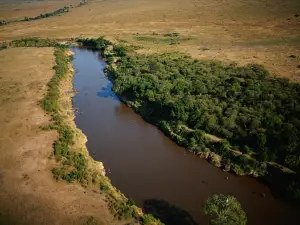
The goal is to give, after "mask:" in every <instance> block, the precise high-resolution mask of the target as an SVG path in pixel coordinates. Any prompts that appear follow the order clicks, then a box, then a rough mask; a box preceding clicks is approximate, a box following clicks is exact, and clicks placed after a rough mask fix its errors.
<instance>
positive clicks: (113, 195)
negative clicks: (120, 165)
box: [8, 38, 163, 225]
mask: <svg viewBox="0 0 300 225" xmlns="http://www.w3.org/2000/svg"><path fill="white" fill-rule="evenodd" d="M101 40H102V41H104V43H105V44H104V45H105V46H107V44H111V43H110V42H107V41H105V40H104V39H103V38H100V39H99V40H98V42H101ZM8 46H9V47H14V48H15V47H55V51H54V55H55V61H56V65H55V66H54V67H53V69H54V70H55V75H54V76H53V77H52V79H51V80H50V81H49V83H48V91H47V94H46V95H45V97H44V99H43V100H42V101H41V103H40V104H41V106H42V108H43V109H44V110H45V111H47V112H48V113H50V114H51V117H52V123H51V124H50V125H48V126H44V127H42V129H43V130H50V129H51V130H57V132H58V133H59V138H58V140H56V141H55V142H54V143H53V149H54V152H53V156H54V157H55V158H56V160H57V161H59V162H61V164H60V165H61V166H57V167H55V168H53V170H52V172H53V175H54V178H55V179H56V180H66V181H67V182H70V183H71V182H79V183H80V184H81V185H83V186H88V185H94V186H98V187H99V190H100V192H101V193H103V194H105V195H106V198H107V200H108V206H109V209H110V211H111V213H112V214H113V216H114V217H115V218H117V219H120V220H124V219H131V218H136V219H138V220H139V221H140V222H141V224H152V225H163V223H161V222H160V221H159V220H157V219H155V218H154V217H153V216H151V215H143V214H142V213H141V212H139V209H138V208H137V207H136V206H135V203H134V201H133V200H131V199H127V198H126V197H125V196H124V195H123V194H122V193H121V192H119V191H118V190H117V189H116V188H115V187H114V186H112V184H111V182H110V180H109V179H108V178H107V177H106V176H104V175H103V174H101V173H99V172H98V171H97V170H96V171H95V170H93V168H92V164H93V161H92V159H91V158H89V157H88V156H87V155H86V154H85V153H84V152H76V151H74V150H71V149H72V146H73V144H74V143H75V142H76V140H75V139H74V138H75V131H74V129H73V128H72V126H70V125H69V124H68V123H67V122H66V121H65V118H64V116H62V114H61V111H62V110H63V109H62V108H61V106H60V104H59V100H60V96H61V93H60V83H61V81H63V80H65V79H67V76H68V74H69V73H70V71H69V63H70V60H71V59H72V57H70V56H68V55H67V53H66V51H67V47H68V46H66V45H63V44H60V43H58V42H56V41H53V40H50V39H42V38H26V39H21V40H14V41H12V42H10V43H9V44H8ZM101 46H102V45H98V47H99V48H100V47H101ZM102 50H104V48H102Z"/></svg>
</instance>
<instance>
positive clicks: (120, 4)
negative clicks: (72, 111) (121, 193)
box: [0, 0, 300, 224]
mask: <svg viewBox="0 0 300 225" xmlns="http://www.w3.org/2000/svg"><path fill="white" fill-rule="evenodd" d="M79 2H80V1H75V0H64V1H55V0H50V1H22V2H21V3H20V1H1V3H0V4H1V9H0V20H10V19H12V20H13V19H23V18H24V17H26V16H27V17H35V16H38V15H40V14H41V13H48V12H52V11H55V10H56V9H58V8H61V7H64V6H66V5H67V4H72V5H76V4H78V3H79ZM299 9H300V2H299V1H297V0H289V1H284V0H275V1H269V0H267V1H259V0H255V1H246V0H242V1H238V0H229V1H226V3H224V2H223V1H218V0H213V1H205V0H187V1H184V3H183V2H182V1H179V0H152V1H150V0H146V1H137V0H126V1H120V0H109V1H102V0H94V1H89V5H87V6H84V7H80V8H76V9H72V12H70V13H67V14H63V15H61V16H57V17H51V18H47V19H44V20H35V21H30V22H26V23H15V24H9V25H7V26H3V27H0V41H10V40H13V39H19V38H23V37H33V36H38V37H49V38H55V39H65V38H70V37H78V36H84V37H98V36H100V35H106V37H107V38H108V39H110V40H119V41H120V40H123V41H126V42H128V43H130V44H133V45H140V46H142V49H140V50H138V51H139V52H142V53H153V52H171V51H180V52H184V53H187V54H190V55H191V56H192V57H194V58H208V59H218V60H222V61H227V62H232V61H236V62H238V63H240V64H242V65H243V64H247V63H260V64H263V65H265V66H266V68H267V69H269V70H270V71H271V72H273V74H274V75H277V76H284V77H288V78H291V79H294V80H297V81H298V80H299V77H300V68H299V65H300V48H299V47H300V36H299V27H300V19H299V17H297V16H296V15H298V14H299V13H300V12H299ZM172 32H178V33H180V36H181V37H183V39H184V40H181V41H180V43H179V44H178V43H176V44H174V45H173V44H172V45H170V42H168V41H154V42H153V41H149V40H153V36H156V35H157V34H158V35H159V36H160V37H159V38H160V39H161V38H165V37H164V34H166V33H172ZM139 36H140V37H144V38H137V37H139ZM145 37H147V38H145ZM0 54H1V58H0V60H1V61H0V65H1V75H0V76H1V79H0V83H2V85H1V91H2V92H3V95H1V100H2V102H1V106H0V107H1V112H4V113H1V117H0V118H1V119H2V120H3V122H1V124H4V128H3V130H2V131H3V132H2V133H1V143H0V147H1V149H4V150H5V149H6V151H4V150H3V152H5V154H3V157H1V159H0V160H1V167H0V172H1V176H0V182H1V189H3V192H2V191H1V195H2V193H3V196H1V199H3V201H1V204H3V205H6V206H8V207H6V208H5V210H2V211H1V214H2V215H4V217H3V218H6V219H7V221H9V220H10V219H11V218H12V217H11V216H8V215H22V216H21V217H19V218H20V219H21V220H22V221H25V222H26V223H31V224H34V223H36V224H43V223H44V224H45V223H46V221H45V218H44V217H42V214H47V215H49V218H47V222H49V221H53V223H54V224H57V223H58V224H59V223H77V222H78V223H81V222H82V221H84V220H86V218H81V217H80V218H79V214H80V215H81V216H82V215H83V217H85V212H89V214H88V215H86V216H87V217H88V219H89V216H96V217H98V218H99V217H101V218H102V219H101V221H102V222H103V223H104V224H113V222H111V220H112V216H111V215H110V213H109V212H108V209H107V207H106V206H105V202H104V201H103V198H102V197H101V196H100V195H99V194H95V193H93V192H90V191H86V190H84V189H83V188H81V187H80V186H78V185H73V184H65V183H55V182H54V181H53V180H52V179H51V176H52V175H51V172H50V170H51V167H53V165H55V161H53V160H48V158H47V157H48V156H49V154H50V153H51V152H52V142H53V141H54V140H55V139H56V138H57V134H56V133H55V132H54V131H43V132H41V131H40V130H39V129H38V127H39V126H40V125H44V124H47V123H48V121H49V118H48V117H47V116H46V115H45V113H44V112H43V111H42V110H41V109H40V108H39V106H38V105H37V102H38V101H39V100H40V99H41V98H42V96H43V94H44V93H45V90H46V83H47V82H48V81H49V80H50V78H51V76H52V75H53V71H52V70H51V67H52V66H53V65H54V57H53V49H51V48H47V50H45V49H27V48H22V49H9V50H3V51H1V52H0ZM29 56H30V57H29ZM291 56H292V57H291ZM293 56H295V57H293ZM12 59H13V60H12ZM39 60H40V61H39ZM49 62H52V65H50V64H49ZM3 65H5V66H3ZM15 65H18V67H16V66H15ZM39 66H41V68H40V67H39ZM37 67H38V69H37ZM12 74H13V76H12ZM46 74H47V76H46ZM31 79H33V80H32V83H28V82H29V81H31ZM35 79H41V80H35ZM28 85H29V86H28ZM28 87H29V88H28ZM39 88H40V89H39ZM24 93H25V94H24ZM36 93H39V94H36ZM22 109H23V110H22ZM35 115H36V116H35ZM9 118H10V119H9ZM35 118H38V119H35ZM12 149H16V150H15V151H11V150H12ZM8 150H10V151H8ZM38 157H40V158H38ZM17 159H18V160H17ZM84 192H86V193H84ZM16 196H18V198H16ZM19 196H21V197H19ZM61 196H64V199H63V200H62V199H61ZM24 202H26V205H27V206H29V207H26V208H25V207H23V206H24ZM78 202H81V203H83V204H81V205H80V204H76V203H78ZM3 205H2V206H3ZM83 205H84V207H83ZM16 206H17V207H16ZM101 207H102V208H103V210H101V211H100V210H99V208H101ZM1 208H2V207H1ZM72 214H73V215H72ZM70 215H72V216H70ZM5 216H7V217H5ZM11 222H15V221H11Z"/></svg>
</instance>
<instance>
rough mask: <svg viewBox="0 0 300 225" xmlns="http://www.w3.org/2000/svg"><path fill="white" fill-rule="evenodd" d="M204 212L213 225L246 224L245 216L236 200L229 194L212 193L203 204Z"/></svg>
mask: <svg viewBox="0 0 300 225" xmlns="http://www.w3.org/2000/svg"><path fill="white" fill-rule="evenodd" d="M203 210H204V213H205V214H207V215H210V216H211V217H212V219H211V224H213V225H224V224H226V225H246V223H247V216H246V213H245V212H244V211H243V209H242V207H241V204H240V203H239V202H238V200H237V199H236V198H235V197H233V196H231V195H227V196H226V195H223V194H220V195H213V196H212V197H210V198H208V200H207V201H206V203H205V205H204V208H203Z"/></svg>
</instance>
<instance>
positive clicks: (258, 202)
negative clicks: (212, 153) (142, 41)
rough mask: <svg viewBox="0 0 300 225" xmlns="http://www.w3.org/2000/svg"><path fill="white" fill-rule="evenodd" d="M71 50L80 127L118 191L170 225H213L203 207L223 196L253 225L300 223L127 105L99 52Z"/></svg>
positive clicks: (293, 212)
mask: <svg viewBox="0 0 300 225" xmlns="http://www.w3.org/2000/svg"><path fill="white" fill-rule="evenodd" d="M71 50H72V51H73V52H75V53H76V55H75V56H74V59H73V62H72V63H73V67H74V68H75V71H76V73H75V76H74V88H75V89H76V90H77V91H78V93H77V94H76V95H75V96H74V98H73V106H74V108H76V109H78V111H79V113H78V114H77V115H76V119H75V122H76V124H77V126H78V127H79V128H80V129H81V130H82V131H83V132H84V134H85V135H86V136H87V138H88V142H87V148H88V151H89V153H90V155H91V156H92V157H93V158H94V159H95V160H98V161H101V162H103V163H104V166H105V168H106V172H107V176H108V177H109V178H110V179H111V181H112V184H113V185H114V186H115V187H117V188H118V189H119V190H120V191H121V192H122V193H124V194H125V195H126V196H128V197H129V198H130V199H133V200H134V201H135V202H136V204H137V206H139V207H141V208H143V209H144V211H145V212H147V213H153V214H154V215H156V216H157V217H159V218H160V219H161V220H162V221H163V222H164V223H165V224H166V225H196V224H198V225H200V224H201V225H202V224H208V221H209V220H208V217H207V216H205V215H204V214H203V212H202V206H203V204H204V202H205V201H206V199H207V198H208V197H209V196H211V195H213V194H216V193H223V194H232V195H233V196H235V197H236V198H237V199H238V200H239V201H240V202H241V204H242V208H243V209H244V210H245V212H246V213H247V217H248V224H250V225H259V224H263V225H267V224H270V225H277V224H278V225H291V224H299V223H298V222H299V221H300V220H299V214H300V211H299V209H298V210H297V209H296V208H295V207H293V206H291V205H288V204H287V203H285V202H283V201H281V200H278V199H275V198H274V197H273V196H272V195H271V193H270V191H269V189H268V187H267V186H265V185H264V184H261V183H259V182H258V181H257V180H255V179H253V178H250V177H237V176H235V175H233V174H231V173H226V172H223V171H222V170H221V169H219V168H216V167H214V166H212V165H210V164H209V163H207V162H206V161H205V160H203V159H201V158H199V157H197V156H195V155H194V154H192V153H188V152H186V151H185V150H184V149H183V148H181V147H178V146H177V145H176V144H175V143H174V142H172V141H171V140H170V139H169V138H167V137H166V136H164V134H163V133H162V132H160V131H159V130H158V129H157V128H156V127H155V126H153V125H151V124H148V123H146V122H145V121H144V120H143V119H142V118H141V117H140V116H139V115H137V114H136V113H134V112H133V111H132V110H131V109H130V108H129V107H127V106H126V105H124V104H123V103H121V102H120V101H119V99H118V97H117V96H116V95H115V94H114V93H113V92H112V90H111V87H112V84H111V82H110V81H109V80H108V79H107V77H106V76H105V74H104V72H103V69H104V68H105V62H104V61H103V60H102V59H101V57H99V54H98V52H95V51H91V50H87V49H79V48H71Z"/></svg>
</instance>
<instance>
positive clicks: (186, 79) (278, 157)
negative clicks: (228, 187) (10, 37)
mask: <svg viewBox="0 0 300 225" xmlns="http://www.w3.org/2000/svg"><path fill="white" fill-rule="evenodd" d="M102 39H103V38H100V39H97V40H89V43H92V42H93V41H94V42H97V43H98V44H99V43H100V44H99V45H98V47H96V49H100V50H102V51H103V52H104V53H106V54H104V55H105V57H106V58H107V59H108V60H107V61H108V63H109V64H110V65H111V66H108V68H107V73H108V75H109V77H110V78H111V79H112V80H113V83H114V86H113V90H114V91H115V92H116V93H117V94H118V95H119V96H120V97H121V99H122V100H123V101H124V102H126V103H127V104H128V105H130V106H131V107H132V108H133V109H135V110H136V111H137V112H138V113H140V114H141V115H142V116H143V117H144V118H145V119H146V120H148V121H150V122H152V123H154V124H156V125H157V126H158V127H159V128H160V129H161V130H162V131H164V132H165V133H166V134H167V135H168V136H170V137H171V138H172V139H174V140H175V141H176V142H177V143H178V144H179V145H182V146H184V147H186V148H187V149H188V150H190V151H193V152H194V153H195V154H197V155H200V156H202V157H204V158H206V159H208V160H209V161H210V162H211V163H213V164H214V165H216V166H218V167H222V168H223V169H224V170H227V171H229V170H231V171H233V172H235V173H236V174H238V175H244V174H249V175H253V176H266V175H267V173H268V172H270V170H269V168H270V167H272V166H274V165H284V166H285V167H286V168H284V167H283V166H279V167H280V168H284V169H283V170H284V171H285V173H286V175H285V179H284V183H285V184H284V185H283V186H284V187H283V188H284V189H285V190H286V191H287V192H288V193H289V195H290V197H293V198H295V199H300V189H299V186H300V183H299V177H298V176H299V175H298V174H299V170H300V141H299V138H298V136H299V135H298V134H299V131H300V118H299V111H300V105H299V101H300V98H299V91H300V85H299V84H298V83H292V82H289V81H288V80H287V79H283V78H273V77H271V76H270V74H269V72H268V71H267V70H266V69H265V68H264V67H263V66H260V65H255V64H251V65H247V66H237V65H236V64H230V65H224V64H222V63H220V62H218V61H204V60H195V59H192V58H191V57H189V56H186V55H183V54H179V53H173V54H156V55H155V54H154V55H140V54H135V53H129V54H128V53H127V52H128V51H127V46H124V45H121V46H117V45H112V46H110V45H111V43H109V42H107V43H104V42H105V41H104V40H102ZM81 43H83V42H82V41H81ZM91 45H93V46H94V47H95V46H97V44H95V43H94V44H91ZM107 49H110V51H109V52H108V51H107ZM114 62H115V63H114ZM271 165H272V166H271ZM288 168H289V169H288Z"/></svg>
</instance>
